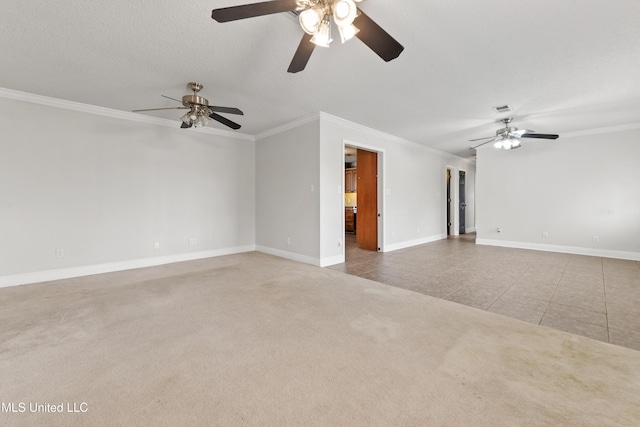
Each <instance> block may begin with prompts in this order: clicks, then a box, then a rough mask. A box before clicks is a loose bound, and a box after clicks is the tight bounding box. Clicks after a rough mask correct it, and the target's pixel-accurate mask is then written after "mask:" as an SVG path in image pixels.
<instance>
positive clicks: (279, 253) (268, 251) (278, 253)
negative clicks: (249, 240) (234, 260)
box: [256, 245, 321, 267]
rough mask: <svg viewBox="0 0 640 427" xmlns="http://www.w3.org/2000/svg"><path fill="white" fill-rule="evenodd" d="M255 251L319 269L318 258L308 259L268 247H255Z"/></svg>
mask: <svg viewBox="0 0 640 427" xmlns="http://www.w3.org/2000/svg"><path fill="white" fill-rule="evenodd" d="M256 251H258V252H263V253H265V254H269V255H274V256H278V257H280V258H286V259H290V260H292V261H298V262H304V263H305V264H311V265H316V266H318V267H320V265H321V260H320V259H319V258H314V257H310V256H307V255H301V254H297V253H295V252H288V251H283V250H282V249H275V248H270V247H268V246H261V245H256Z"/></svg>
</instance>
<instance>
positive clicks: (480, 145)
mask: <svg viewBox="0 0 640 427" xmlns="http://www.w3.org/2000/svg"><path fill="white" fill-rule="evenodd" d="M497 140H498V138H495V137H492V138H491V139H490V140H489V141H486V142H483V143H482V144H478V145H476V146H473V147H469V150H475V149H476V148H479V147H482V146H483V145H485V144H488V143H490V142H493V141H497Z"/></svg>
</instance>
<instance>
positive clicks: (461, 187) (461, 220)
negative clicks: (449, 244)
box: [458, 171, 467, 234]
mask: <svg viewBox="0 0 640 427" xmlns="http://www.w3.org/2000/svg"><path fill="white" fill-rule="evenodd" d="M458 173H459V177H458V209H459V214H458V226H459V230H458V233H459V234H464V233H466V227H465V216H466V207H467V203H466V199H467V198H466V194H467V192H466V189H465V180H466V176H467V175H466V172H465V171H459V172H458Z"/></svg>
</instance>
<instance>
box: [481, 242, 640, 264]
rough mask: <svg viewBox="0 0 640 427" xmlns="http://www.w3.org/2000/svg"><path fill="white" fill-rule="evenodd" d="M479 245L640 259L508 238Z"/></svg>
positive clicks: (620, 253) (639, 257)
mask: <svg viewBox="0 0 640 427" xmlns="http://www.w3.org/2000/svg"><path fill="white" fill-rule="evenodd" d="M476 244H477V245H487V246H502V247H505V248H517V249H531V250H534V251H546V252H561V253H567V254H575V255H588V256H598V257H603V258H617V259H626V260H630V261H640V253H638V252H626V251H614V250H610V249H595V248H581V247H576V246H560V245H546V244H541V243H529V242H512V241H508V240H493V239H476Z"/></svg>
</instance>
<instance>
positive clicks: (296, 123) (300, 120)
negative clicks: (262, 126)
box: [255, 113, 322, 141]
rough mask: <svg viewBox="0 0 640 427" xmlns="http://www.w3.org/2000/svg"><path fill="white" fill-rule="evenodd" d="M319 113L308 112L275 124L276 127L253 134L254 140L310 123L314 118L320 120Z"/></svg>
mask: <svg viewBox="0 0 640 427" xmlns="http://www.w3.org/2000/svg"><path fill="white" fill-rule="evenodd" d="M321 114H322V113H312V114H309V115H306V116H302V117H300V118H298V119H295V120H293V121H291V122H288V123H285V124H283V125H280V126H276V127H274V128H272V129H269V130H266V131H264V132H261V133H259V134H257V135H255V140H256V141H259V140H261V139H264V138H268V137H270V136H273V135H277V134H279V133H282V132H285V131H288V130H290V129H294V128H297V127H298V126H302V125H304V124H307V123H311V122H313V121H316V120H320V115H321Z"/></svg>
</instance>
